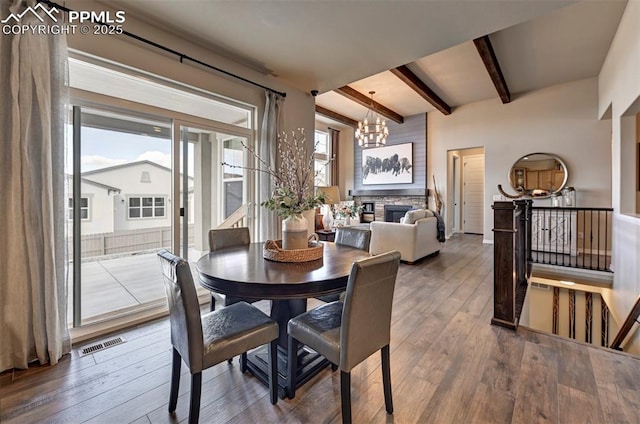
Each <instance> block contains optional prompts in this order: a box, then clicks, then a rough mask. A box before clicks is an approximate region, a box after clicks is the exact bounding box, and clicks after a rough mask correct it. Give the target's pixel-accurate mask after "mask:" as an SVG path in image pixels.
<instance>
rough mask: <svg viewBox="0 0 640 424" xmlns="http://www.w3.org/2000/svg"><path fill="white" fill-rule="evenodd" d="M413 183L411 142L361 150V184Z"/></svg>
mask: <svg viewBox="0 0 640 424" xmlns="http://www.w3.org/2000/svg"><path fill="white" fill-rule="evenodd" d="M411 183H413V143H403V144H394V145H391V146H384V147H374V148H371V149H364V150H362V184H363V185H374V184H411Z"/></svg>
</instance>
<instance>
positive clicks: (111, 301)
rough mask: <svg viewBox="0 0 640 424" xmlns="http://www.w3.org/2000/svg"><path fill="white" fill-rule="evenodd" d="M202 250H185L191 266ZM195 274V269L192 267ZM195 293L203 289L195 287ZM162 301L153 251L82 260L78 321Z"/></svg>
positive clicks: (163, 298) (71, 297) (155, 257)
mask: <svg viewBox="0 0 640 424" xmlns="http://www.w3.org/2000/svg"><path fill="white" fill-rule="evenodd" d="M202 254H203V252H200V251H197V250H195V249H190V250H189V261H190V262H191V264H192V266H193V264H195V261H197V260H198V258H200V256H202ZM193 272H194V278H195V269H193ZM197 289H198V293H199V294H206V293H207V291H206V290H204V289H202V288H200V287H197ZM68 293H69V309H68V316H69V321H72V317H73V314H72V312H73V309H72V308H73V282H72V281H70V282H69V287H68ZM164 302H165V293H164V286H163V284H162V275H161V274H160V265H159V262H158V258H157V256H156V254H155V253H154V252H149V253H140V254H134V255H129V256H121V257H105V258H104V259H98V260H91V261H87V262H83V263H82V306H81V307H82V321H83V323H86V322H87V321H92V322H93V321H98V320H100V319H102V318H108V317H110V316H113V315H114V314H117V313H121V312H124V311H127V310H131V309H135V308H136V307H146V306H154V305H157V304H162V303H164Z"/></svg>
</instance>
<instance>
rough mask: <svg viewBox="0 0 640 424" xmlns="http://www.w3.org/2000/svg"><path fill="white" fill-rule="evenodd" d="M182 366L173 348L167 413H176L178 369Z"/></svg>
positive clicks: (178, 385) (178, 383)
mask: <svg viewBox="0 0 640 424" xmlns="http://www.w3.org/2000/svg"><path fill="white" fill-rule="evenodd" d="M181 366H182V358H181V357H180V354H179V353H178V351H177V350H176V348H175V347H174V348H173V363H172V366H171V389H170V390H169V413H174V412H175V411H176V405H177V404H178V389H179V388H180V367H181Z"/></svg>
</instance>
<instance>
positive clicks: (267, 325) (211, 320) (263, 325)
mask: <svg viewBox="0 0 640 424" xmlns="http://www.w3.org/2000/svg"><path fill="white" fill-rule="evenodd" d="M158 257H159V258H160V264H161V265H162V275H163V281H164V287H165V292H166V295H167V301H168V303H169V321H170V324H171V344H172V345H173V366H172V371H171V389H170V394H169V412H170V413H173V412H175V410H176V406H177V403H178V389H179V385H180V368H181V366H182V361H184V362H185V364H186V365H187V367H188V368H189V372H190V373H191V404H190V407H189V423H197V422H198V417H199V415H200V395H201V390H202V371H203V370H205V369H207V368H209V367H212V366H214V365H216V364H218V363H220V362H223V361H225V360H227V359H229V358H233V357H234V356H236V355H239V354H241V353H243V352H246V351H247V350H249V349H253V348H255V347H258V346H261V345H263V344H267V343H270V346H269V355H268V356H269V359H268V361H269V391H270V400H271V403H272V404H275V403H276V402H277V400H278V399H277V378H278V370H277V362H278V360H277V356H276V355H277V340H278V324H277V323H276V322H275V321H273V320H271V318H269V317H268V316H267V315H265V314H264V313H263V312H262V311H260V310H259V309H258V308H256V307H255V306H253V305H249V304H248V303H246V302H238V303H235V304H233V305H231V306H229V307H226V308H223V309H220V310H217V311H213V312H209V313H207V314H205V315H201V314H200V305H199V303H198V296H197V294H196V288H195V286H194V283H193V276H192V275H191V269H190V267H189V263H188V262H187V261H185V260H184V259H182V258H180V257H178V256H175V255H173V254H171V253H169V252H168V251H166V250H163V251H160V252H158Z"/></svg>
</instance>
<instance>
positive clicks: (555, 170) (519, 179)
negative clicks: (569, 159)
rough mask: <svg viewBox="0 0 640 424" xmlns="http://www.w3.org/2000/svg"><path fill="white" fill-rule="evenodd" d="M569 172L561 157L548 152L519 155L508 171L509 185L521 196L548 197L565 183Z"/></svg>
mask: <svg viewBox="0 0 640 424" xmlns="http://www.w3.org/2000/svg"><path fill="white" fill-rule="evenodd" d="M568 178H569V172H568V171H567V166H566V165H565V164H564V162H563V161H562V159H560V158H559V157H558V156H556V155H552V154H549V153H532V154H529V155H526V156H523V157H521V158H520V159H518V160H517V161H516V163H514V164H513V166H512V167H511V171H509V182H510V183H511V187H513V189H514V190H516V191H517V192H518V193H521V194H522V195H523V196H530V197H536V198H540V197H549V196H551V194H553V193H557V192H559V191H560V190H562V188H563V187H564V185H565V184H566V183H567V179H568Z"/></svg>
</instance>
